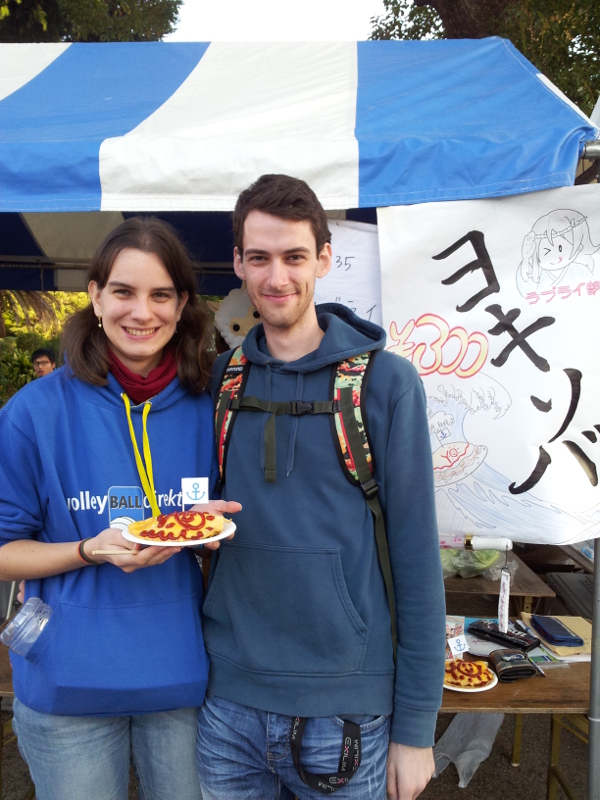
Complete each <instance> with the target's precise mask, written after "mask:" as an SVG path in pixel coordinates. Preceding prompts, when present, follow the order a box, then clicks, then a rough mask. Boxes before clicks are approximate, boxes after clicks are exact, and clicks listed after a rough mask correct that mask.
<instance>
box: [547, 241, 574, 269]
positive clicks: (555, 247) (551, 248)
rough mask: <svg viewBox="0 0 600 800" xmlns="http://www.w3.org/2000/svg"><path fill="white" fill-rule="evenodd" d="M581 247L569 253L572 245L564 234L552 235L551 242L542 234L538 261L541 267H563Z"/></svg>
mask: <svg viewBox="0 0 600 800" xmlns="http://www.w3.org/2000/svg"><path fill="white" fill-rule="evenodd" d="M580 249H581V247H579V248H577V251H576V252H575V253H571V251H572V250H573V246H572V244H571V242H570V241H569V240H568V239H567V238H565V237H564V236H553V237H552V242H550V240H549V239H548V238H547V237H546V236H544V237H543V238H542V239H541V240H540V244H539V247H538V261H539V264H540V267H541V268H542V269H549V270H553V269H563V268H564V267H566V266H567V265H568V264H570V263H571V261H573V259H574V258H575V256H576V255H577V253H578V252H579V250H580Z"/></svg>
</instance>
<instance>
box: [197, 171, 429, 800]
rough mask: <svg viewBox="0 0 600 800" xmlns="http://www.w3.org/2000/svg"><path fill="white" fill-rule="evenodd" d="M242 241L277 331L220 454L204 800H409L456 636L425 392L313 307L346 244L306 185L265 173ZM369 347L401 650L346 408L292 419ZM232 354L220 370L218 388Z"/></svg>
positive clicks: (423, 773)
mask: <svg viewBox="0 0 600 800" xmlns="http://www.w3.org/2000/svg"><path fill="white" fill-rule="evenodd" d="M234 240H235V249H234V268H235V271H236V274H237V275H238V277H240V278H241V279H242V280H244V281H245V282H246V288H247V291H248V294H249V296H250V299H251V300H252V302H253V304H254V306H255V308H256V309H257V310H258V311H259V312H260V315H261V322H262V324H260V325H257V326H256V327H255V328H253V329H252V330H251V332H250V333H249V334H248V336H247V337H246V339H245V341H244V344H243V359H242V360H243V361H247V362H249V364H250V367H249V371H248V372H247V378H246V382H245V387H244V392H243V396H244V398H245V400H248V401H249V402H248V403H247V405H246V407H245V408H242V409H241V410H240V411H238V412H237V416H236V417H235V424H231V425H230V429H229V430H228V433H227V442H226V447H224V448H223V449H224V451H225V454H226V458H227V461H226V469H225V473H224V476H223V478H224V485H223V497H224V498H225V499H226V498H227V497H234V498H236V499H237V500H239V501H240V502H241V503H242V505H243V510H242V511H241V512H240V513H239V514H238V515H237V516H236V525H237V533H236V536H235V538H234V539H233V540H231V541H226V542H224V543H222V547H221V549H220V551H219V555H218V558H217V559H216V563H215V564H213V567H212V572H211V581H210V586H209V592H208V595H207V597H206V602H205V605H204V635H205V642H206V647H207V650H208V652H209V654H210V659H211V670H210V677H209V686H208V693H207V699H206V702H205V705H204V706H203V708H202V710H201V712H200V718H199V726H198V750H197V752H198V762H199V771H200V780H201V783H202V791H203V798H204V800H238V798H239V800H241V798H244V799H245V800H246V799H248V798H256V799H257V800H259V798H260V799H261V800H262V799H264V798H270V797H273V798H285V799H286V800H288V799H289V798H293V797H294V795H296V796H297V797H298V798H301V800H308V799H309V798H318V797H320V796H321V794H331V792H332V791H335V792H336V796H337V797H338V798H339V799H340V800H342V798H353V800H384V798H385V796H386V784H387V793H388V795H389V797H391V798H393V799H394V800H414V798H416V797H417V796H418V795H419V794H420V793H421V792H422V791H423V789H424V787H425V786H426V784H427V782H428V781H429V779H430V778H431V776H432V774H433V756H432V750H431V747H432V745H433V735H434V729H435V721H436V716H437V711H438V709H439V705H440V702H441V693H442V681H443V672H444V645H445V622H444V613H445V612H444V593H443V582H442V572H441V566H440V559H439V545H438V536H437V527H436V518H435V506H434V490H433V476H432V465H431V449H430V445H429V434H428V425H427V410H426V400H425V395H424V390H423V386H422V383H421V381H420V379H419V376H418V375H417V373H416V371H415V369H414V368H413V366H412V365H411V364H410V363H409V362H408V361H406V360H405V359H402V358H399V357H398V356H396V355H393V354H392V353H388V352H386V351H385V350H384V349H383V348H384V346H385V334H384V332H383V330H382V329H381V328H379V327H377V326H376V325H373V324H372V323H370V322H367V321H365V320H363V319H360V318H359V317H357V316H356V315H355V314H353V313H352V312H351V311H349V310H348V309H347V308H345V307H343V306H340V305H337V304H328V305H322V306H317V307H315V305H314V301H313V295H314V288H315V281H316V279H317V278H321V277H323V276H324V275H326V274H327V272H328V271H329V269H330V266H331V245H330V233H329V230H328V228H327V220H326V217H325V213H324V211H323V208H322V206H321V205H320V203H319V201H318V200H317V198H316V196H315V194H314V192H313V191H312V190H311V189H310V188H309V187H308V185H307V184H306V183H304V181H300V180H298V179H295V178H290V177H288V176H284V175H263V176H262V177H261V178H259V179H258V180H257V181H256V183H254V184H253V185H252V186H251V187H250V188H249V189H247V190H246V191H244V192H242V194H241V195H240V197H239V199H238V202H237V205H236V209H235V212H234ZM368 352H374V357H372V364H371V365H370V372H369V378H368V382H366V385H364V386H363V394H364V397H363V414H364V415H365V416H366V424H365V427H366V429H367V432H368V437H369V442H370V447H371V452H372V456H373V478H374V479H375V481H376V482H377V485H378V487H379V500H380V504H381V507H382V508H383V516H384V519H385V528H386V533H387V541H388V544H389V559H390V563H391V572H392V575H393V584H394V589H393V597H394V600H393V601H392V605H393V607H394V610H395V615H396V621H397V628H396V629H397V636H398V644H397V647H396V652H395V653H394V650H393V647H392V635H391V630H390V629H391V614H390V608H389V606H388V601H387V599H386V588H385V584H384V579H383V575H382V566H381V565H380V562H379V559H378V555H377V547H376V544H375V537H374V515H373V514H372V513H371V510H370V508H369V506H368V505H367V502H366V500H365V496H364V495H363V493H362V492H361V490H360V488H359V487H357V486H353V485H352V483H351V482H350V481H349V480H348V476H347V474H346V473H345V471H344V470H343V469H342V467H341V465H340V462H339V460H338V454H337V451H336V448H335V446H334V441H333V438H332V430H331V415H328V414H326V413H302V414H301V415H298V414H297V413H294V412H291V411H285V410H284V404H285V407H288V408H289V407H290V404H291V406H293V408H294V409H300V408H301V409H303V410H304V411H306V409H312V410H313V411H314V410H315V409H316V406H314V405H313V402H314V401H327V400H331V374H332V368H333V369H334V370H335V366H336V365H337V364H338V363H339V362H340V361H343V360H345V359H348V358H352V357H355V356H359V355H361V354H365V353H368ZM230 358H231V353H228V354H223V355H222V356H220V357H219V359H218V360H217V363H216V366H215V372H214V385H213V394H214V395H215V396H217V395H218V394H219V391H220V387H221V378H222V375H223V373H224V370H225V369H226V367H227V365H228V363H229V360H230ZM234 358H235V356H234ZM232 363H234V362H232ZM236 369H239V368H238V367H236V366H235V364H234V366H233V372H234V373H235V370H236ZM231 372H232V367H231V366H230V367H229V372H228V375H229V374H230V373H231ZM293 401H296V403H294V402H293ZM298 401H301V404H299V403H298ZM269 404H270V405H269ZM277 404H280V410H279V411H278V413H277V414H276V415H275V414H272V413H270V412H271V411H272V410H273V409H274V408H275V406H276V405H277ZM249 406H253V407H249ZM324 406H325V403H322V404H321V406H320V407H324ZM282 411H283V413H282ZM219 435H220V434H219ZM219 444H220V445H222V444H223V442H222V441H221V442H219Z"/></svg>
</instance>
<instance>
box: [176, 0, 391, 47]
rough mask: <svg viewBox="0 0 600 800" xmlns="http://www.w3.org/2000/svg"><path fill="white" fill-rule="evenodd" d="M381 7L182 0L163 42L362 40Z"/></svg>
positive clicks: (370, 2)
mask: <svg viewBox="0 0 600 800" xmlns="http://www.w3.org/2000/svg"><path fill="white" fill-rule="evenodd" d="M383 11H384V8H383V0H184V2H183V5H182V6H181V8H180V10H179V20H180V21H179V24H178V25H177V29H176V31H175V33H173V34H171V35H170V36H165V39H164V41H171V42H194V41H203V42H236V41H239V42H252V41H254V42H294V41H295V42H302V41H321V42H332V41H361V40H364V39H367V38H368V37H369V34H370V32H371V24H370V22H369V20H370V18H371V17H373V16H378V15H380V14H383Z"/></svg>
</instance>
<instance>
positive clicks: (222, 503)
mask: <svg viewBox="0 0 600 800" xmlns="http://www.w3.org/2000/svg"><path fill="white" fill-rule="evenodd" d="M190 510H191V511H201V512H203V513H207V512H208V513H214V512H217V513H218V514H236V513H237V512H238V511H241V510H242V506H241V505H240V503H236V502H235V500H210V501H209V502H208V503H196V505H195V506H192V508H191V509H190ZM233 536H235V533H232V534H231V536H226V537H225V538H226V539H231V538H232V537H233ZM201 544H202V546H203V547H206V548H207V549H208V550H218V548H219V545H220V544H221V542H220V541H218V542H211V540H210V539H203V540H202V542H201Z"/></svg>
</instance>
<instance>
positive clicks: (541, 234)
mask: <svg viewBox="0 0 600 800" xmlns="http://www.w3.org/2000/svg"><path fill="white" fill-rule="evenodd" d="M598 249H600V245H594V244H593V243H592V240H591V237H590V231H589V227H588V223H587V219H586V217H585V216H584V215H583V214H581V213H580V212H579V211H571V210H570V209H558V210H556V211H551V212H550V213H549V214H546V215H545V216H543V217H540V218H539V219H538V220H536V222H534V224H533V226H532V228H531V230H530V231H529V233H528V234H527V235H526V236H525V238H524V239H523V244H522V246H521V263H520V264H519V267H518V269H517V288H518V290H519V292H520V294H521V295H522V296H523V297H525V296H526V295H527V294H528V293H529V292H539V291H543V290H546V289H552V288H553V287H556V286H564V285H568V286H575V285H577V284H579V283H581V282H582V281H584V282H586V283H587V281H589V280H590V279H591V278H592V276H593V273H594V267H595V264H594V258H593V256H594V253H596V252H597V251H598Z"/></svg>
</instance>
